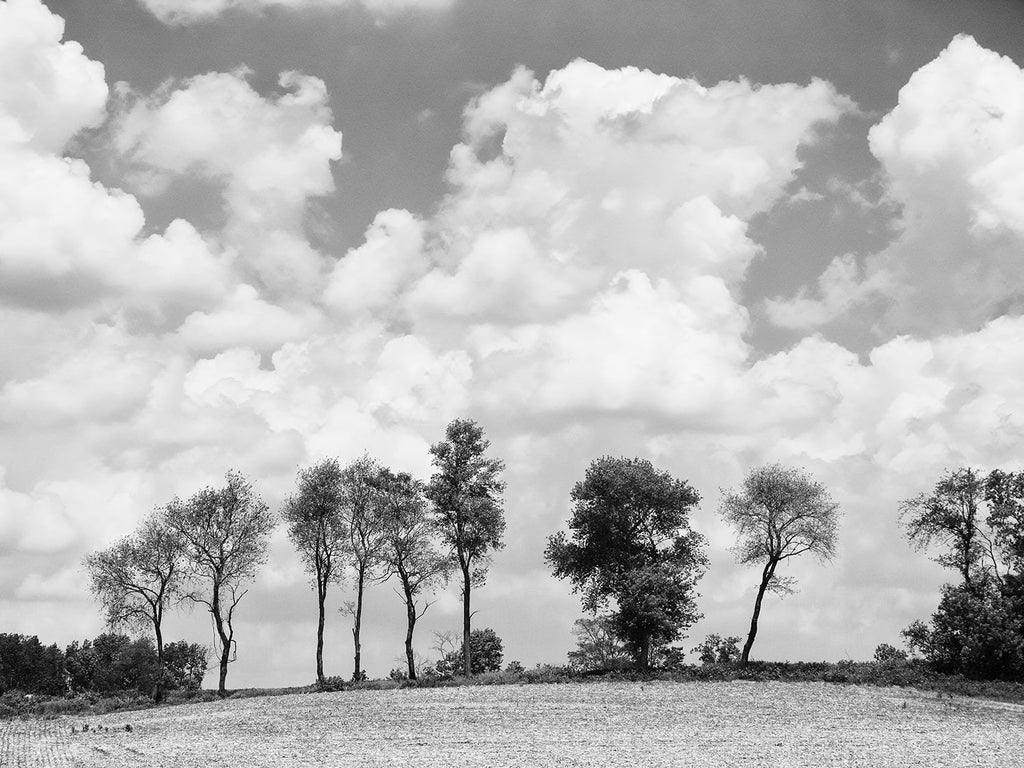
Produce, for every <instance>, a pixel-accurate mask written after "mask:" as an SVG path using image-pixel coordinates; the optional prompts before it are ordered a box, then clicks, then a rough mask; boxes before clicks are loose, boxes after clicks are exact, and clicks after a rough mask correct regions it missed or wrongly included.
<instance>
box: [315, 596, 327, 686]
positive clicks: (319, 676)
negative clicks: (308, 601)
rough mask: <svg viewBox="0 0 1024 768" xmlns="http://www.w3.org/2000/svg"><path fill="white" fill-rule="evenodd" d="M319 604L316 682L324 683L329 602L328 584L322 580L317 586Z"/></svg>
mask: <svg viewBox="0 0 1024 768" xmlns="http://www.w3.org/2000/svg"><path fill="white" fill-rule="evenodd" d="M316 591H317V595H316V596H317V602H318V603H319V609H320V613H319V616H318V617H317V625H316V681H317V682H318V683H322V682H323V681H324V602H325V601H326V600H327V584H326V583H325V582H323V581H322V580H321V581H320V583H318V584H317V587H316Z"/></svg>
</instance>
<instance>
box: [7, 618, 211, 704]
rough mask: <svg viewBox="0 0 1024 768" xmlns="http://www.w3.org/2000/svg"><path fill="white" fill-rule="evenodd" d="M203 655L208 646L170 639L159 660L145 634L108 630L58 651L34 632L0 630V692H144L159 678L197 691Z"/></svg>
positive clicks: (170, 685)
mask: <svg viewBox="0 0 1024 768" xmlns="http://www.w3.org/2000/svg"><path fill="white" fill-rule="evenodd" d="M206 658H207V650H206V648H204V647H203V646H201V645H196V644H193V643H187V642H185V641H184V640H181V641H178V642H174V643H168V644H167V645H166V646H165V647H164V657H163V659H162V660H160V659H158V658H157V653H156V648H155V647H154V645H153V641H152V640H150V639H149V638H148V637H143V638H139V639H135V640H132V639H131V638H129V637H128V636H127V635H121V634H113V633H106V634H101V635H99V636H98V637H96V638H95V639H94V640H85V641H84V642H82V643H79V642H78V641H77V640H76V641H75V642H73V643H71V645H69V646H68V647H67V648H66V649H64V650H61V649H60V648H59V647H58V646H57V645H43V644H42V643H40V642H39V638H38V637H35V636H33V637H26V636H24V635H15V634H0V693H4V692H6V691H14V690H17V691H22V692H24V693H34V694H45V695H49V696H60V695H64V694H69V693H90V692H91V693H97V694H109V693H115V692H120V691H126V690H137V691H140V692H142V693H145V694H147V695H148V694H150V693H152V692H153V690H154V689H155V688H156V687H157V684H158V682H160V683H162V687H163V688H164V689H166V690H178V689H182V690H195V689H198V688H199V687H200V686H201V685H202V682H203V675H204V673H205V672H206Z"/></svg>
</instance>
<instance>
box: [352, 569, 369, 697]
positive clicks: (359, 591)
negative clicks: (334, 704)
mask: <svg viewBox="0 0 1024 768" xmlns="http://www.w3.org/2000/svg"><path fill="white" fill-rule="evenodd" d="M365 579H366V568H365V567H363V568H360V569H359V577H358V578H357V579H356V616H355V619H356V620H355V625H354V626H353V627H352V639H353V640H354V641H355V653H356V658H355V667H356V668H355V671H354V672H353V673H352V679H353V680H355V681H359V680H362V679H363V670H362V667H360V666H359V665H360V650H361V648H360V645H359V628H360V625H361V624H362V622H363V582H364V581H365Z"/></svg>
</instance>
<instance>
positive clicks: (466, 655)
mask: <svg viewBox="0 0 1024 768" xmlns="http://www.w3.org/2000/svg"><path fill="white" fill-rule="evenodd" d="M489 447H490V442H489V441H488V440H485V439H484V431H483V429H482V428H481V427H480V426H479V425H478V424H477V423H476V422H475V421H470V420H468V419H455V420H454V421H452V422H451V423H450V424H449V425H448V427H447V428H446V430H445V439H444V440H442V441H441V442H439V443H436V444H434V445H432V446H431V447H430V453H431V454H432V455H433V457H434V458H433V463H434V467H436V469H437V471H436V472H435V473H434V474H433V476H432V477H431V478H430V483H429V485H428V486H427V498H429V499H430V501H431V502H432V503H433V505H434V510H435V515H436V517H435V520H434V524H435V525H436V526H437V530H438V531H439V532H440V534H441V539H442V541H443V542H444V544H445V545H446V546H447V547H448V549H449V551H450V552H451V557H452V560H453V561H454V562H455V563H456V564H457V565H458V567H459V570H460V571H461V573H462V648H463V658H462V663H463V671H464V673H465V675H466V677H469V676H470V675H472V672H473V666H472V664H471V660H470V655H471V651H470V619H471V618H472V616H473V612H472V611H471V610H470V591H471V589H472V588H473V587H474V586H479V585H481V584H482V583H483V581H484V578H485V576H486V574H487V565H488V563H489V559H490V553H491V552H492V551H493V550H497V549H501V548H502V547H503V546H504V544H503V542H502V540H501V538H502V536H503V535H504V533H505V516H504V513H503V512H502V501H501V494H502V492H503V491H504V490H505V483H504V482H503V481H501V480H500V479H499V477H498V475H499V474H500V472H501V471H502V470H503V469H504V468H505V465H504V464H503V463H502V462H501V461H500V460H498V459H489V458H487V457H486V456H485V455H484V454H485V452H486V451H487V449H488V448H489Z"/></svg>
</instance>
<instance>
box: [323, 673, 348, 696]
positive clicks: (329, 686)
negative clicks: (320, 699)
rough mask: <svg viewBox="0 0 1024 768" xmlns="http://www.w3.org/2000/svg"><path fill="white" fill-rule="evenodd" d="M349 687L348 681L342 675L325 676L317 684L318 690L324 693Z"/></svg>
mask: <svg viewBox="0 0 1024 768" xmlns="http://www.w3.org/2000/svg"><path fill="white" fill-rule="evenodd" d="M346 687H348V681H346V680H345V678H343V677H341V676H340V675H334V676H332V677H325V678H324V679H323V680H321V681H319V682H318V683H317V684H316V688H317V690H318V691H321V692H323V693H333V692H334V691H343V690H345V688H346Z"/></svg>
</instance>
